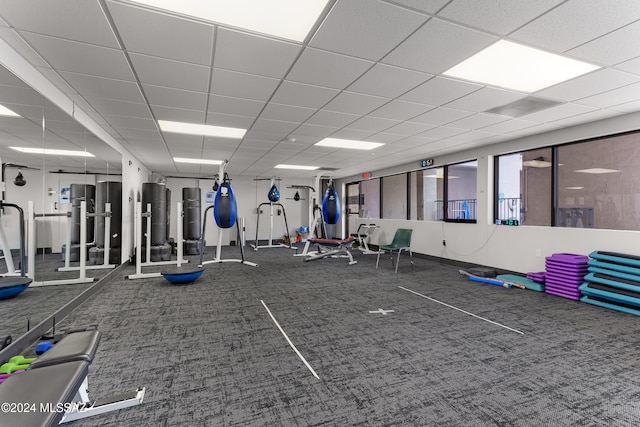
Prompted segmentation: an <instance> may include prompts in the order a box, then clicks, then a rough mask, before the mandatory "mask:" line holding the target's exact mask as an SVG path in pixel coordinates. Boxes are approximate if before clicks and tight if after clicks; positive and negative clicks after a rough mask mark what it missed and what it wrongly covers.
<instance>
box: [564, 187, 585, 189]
mask: <svg viewBox="0 0 640 427" xmlns="http://www.w3.org/2000/svg"><path fill="white" fill-rule="evenodd" d="M583 188H584V187H564V189H565V190H582V189H583Z"/></svg>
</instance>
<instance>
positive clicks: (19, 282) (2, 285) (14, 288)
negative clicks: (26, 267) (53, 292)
mask: <svg viewBox="0 0 640 427" xmlns="http://www.w3.org/2000/svg"><path fill="white" fill-rule="evenodd" d="M30 284H31V279H29V278H28V277H0V299H9V298H14V297H16V296H18V295H19V294H20V293H22V292H23V291H24V290H25V289H27V288H28V287H29V285H30Z"/></svg>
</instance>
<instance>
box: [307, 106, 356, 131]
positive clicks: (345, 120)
mask: <svg viewBox="0 0 640 427" xmlns="http://www.w3.org/2000/svg"><path fill="white" fill-rule="evenodd" d="M359 118H360V116H359V115H357V114H346V113H337V112H335V111H327V110H318V111H317V112H316V113H315V114H314V115H313V116H312V117H311V118H310V119H309V120H307V122H306V123H308V124H312V125H320V126H329V127H336V128H341V127H344V126H346V125H348V124H349V123H352V122H354V121H356V120H358V119H359Z"/></svg>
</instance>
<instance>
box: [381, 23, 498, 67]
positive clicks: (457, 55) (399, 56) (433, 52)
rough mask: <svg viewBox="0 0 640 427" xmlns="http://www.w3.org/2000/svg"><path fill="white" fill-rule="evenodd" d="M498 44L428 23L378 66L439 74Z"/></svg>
mask: <svg viewBox="0 0 640 427" xmlns="http://www.w3.org/2000/svg"><path fill="white" fill-rule="evenodd" d="M496 41H498V38H497V37H495V36H491V35H489V34H485V33H481V32H479V31H475V30H472V29H470V28H465V27H462V26H459V25H456V24H451V23H449V22H445V21H442V20H440V19H435V18H434V19H431V20H429V22H427V23H426V24H425V25H424V26H423V27H421V28H420V29H419V30H418V31H416V32H415V33H413V34H412V35H411V36H410V37H409V38H408V39H407V40H405V41H404V42H403V43H402V44H401V45H400V46H398V47H397V48H395V49H394V50H393V51H392V52H391V53H389V55H387V56H385V57H384V59H383V60H382V62H384V63H386V64H391V65H397V66H399V67H403V68H409V69H412V70H416V71H424V72H427V73H431V74H440V73H442V72H443V71H446V70H448V69H449V68H451V67H453V66H454V65H456V64H458V63H460V62H462V61H463V60H465V59H467V58H468V57H470V56H471V55H473V54H475V53H477V52H479V51H481V50H482V49H484V48H485V47H487V46H489V45H491V44H493V43H495V42H496Z"/></svg>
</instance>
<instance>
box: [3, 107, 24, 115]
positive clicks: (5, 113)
mask: <svg viewBox="0 0 640 427" xmlns="http://www.w3.org/2000/svg"><path fill="white" fill-rule="evenodd" d="M0 116H7V117H20V114H18V113H15V112H13V111H11V110H10V109H8V108H7V107H5V106H4V105H0Z"/></svg>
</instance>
